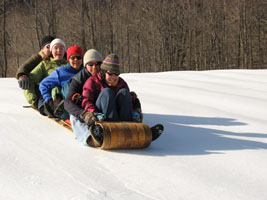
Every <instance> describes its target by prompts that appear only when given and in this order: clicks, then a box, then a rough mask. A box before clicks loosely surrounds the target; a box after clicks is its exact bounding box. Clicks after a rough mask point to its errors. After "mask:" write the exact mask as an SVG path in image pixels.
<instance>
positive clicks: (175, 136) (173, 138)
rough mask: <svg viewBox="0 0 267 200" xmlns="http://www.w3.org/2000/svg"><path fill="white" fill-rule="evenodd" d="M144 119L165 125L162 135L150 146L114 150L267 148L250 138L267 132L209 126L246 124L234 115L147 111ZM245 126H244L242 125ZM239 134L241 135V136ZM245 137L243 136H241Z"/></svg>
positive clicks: (154, 151) (152, 153)
mask: <svg viewBox="0 0 267 200" xmlns="http://www.w3.org/2000/svg"><path fill="white" fill-rule="evenodd" d="M144 123H147V124H149V125H150V126H153V125H154V124H156V123H162V124H163V125H164V132H163V134H162V136H161V137H160V138H159V139H157V140H156V141H154V142H152V144H151V145H150V147H148V148H147V149H131V150H113V151H112V152H117V153H127V154H140V155H147V156H167V155H204V154H220V153H222V152H220V151H231V150H245V149H267V143H263V142H258V141H253V140H251V139H249V138H267V133H266V134H263V133H246V132H243V133H242V132H231V131H227V130H225V131H224V130H219V129H216V128H203V127H198V126H201V125H209V126H217V127H218V126H222V127H229V126H240V127H241V126H245V125H247V124H246V123H242V122H238V121H237V120H236V119H231V118H218V117H195V116H179V115H155V114H144ZM240 130H242V128H240ZM237 137H238V138H237ZM240 137H242V139H241V138H240Z"/></svg>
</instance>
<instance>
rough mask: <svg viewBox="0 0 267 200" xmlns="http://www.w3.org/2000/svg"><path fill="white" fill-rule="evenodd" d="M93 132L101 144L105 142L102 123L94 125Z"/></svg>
mask: <svg viewBox="0 0 267 200" xmlns="http://www.w3.org/2000/svg"><path fill="white" fill-rule="evenodd" d="M91 134H92V136H93V138H94V139H95V140H96V142H97V143H98V145H99V146H101V145H102V143H103V129H102V127H101V126H100V125H92V127H91Z"/></svg>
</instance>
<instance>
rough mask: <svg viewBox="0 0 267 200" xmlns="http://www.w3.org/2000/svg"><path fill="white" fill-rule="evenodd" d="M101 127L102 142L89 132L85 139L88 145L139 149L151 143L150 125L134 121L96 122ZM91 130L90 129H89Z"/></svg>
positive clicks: (101, 147)
mask: <svg viewBox="0 0 267 200" xmlns="http://www.w3.org/2000/svg"><path fill="white" fill-rule="evenodd" d="M96 125H100V126H101V127H102V129H103V143H102V144H99V143H98V142H97V140H96V139H95V138H94V136H93V135H92V134H91V135H90V136H89V138H88V139H87V143H88V144H89V146H92V147H97V148H100V149H105V150H107V149H139V148H146V147H148V146H149V145H150V144H151V141H152V133H151V130H150V127H149V126H148V125H147V124H144V123H136V122H96ZM90 131H91V130H90Z"/></svg>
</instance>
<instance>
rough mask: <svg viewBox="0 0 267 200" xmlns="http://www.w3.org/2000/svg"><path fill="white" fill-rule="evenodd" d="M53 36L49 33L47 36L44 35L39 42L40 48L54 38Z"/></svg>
mask: <svg viewBox="0 0 267 200" xmlns="http://www.w3.org/2000/svg"><path fill="white" fill-rule="evenodd" d="M54 39H55V38H54V37H53V36H51V35H48V36H45V37H44V38H43V39H42V43H41V49H42V48H43V47H44V46H45V45H46V44H47V43H50V42H52V40H54Z"/></svg>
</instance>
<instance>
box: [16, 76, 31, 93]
mask: <svg viewBox="0 0 267 200" xmlns="http://www.w3.org/2000/svg"><path fill="white" fill-rule="evenodd" d="M18 83H19V87H20V88H21V89H23V90H27V89H29V87H30V80H29V77H28V76H27V75H22V76H20V77H19V80H18Z"/></svg>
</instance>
